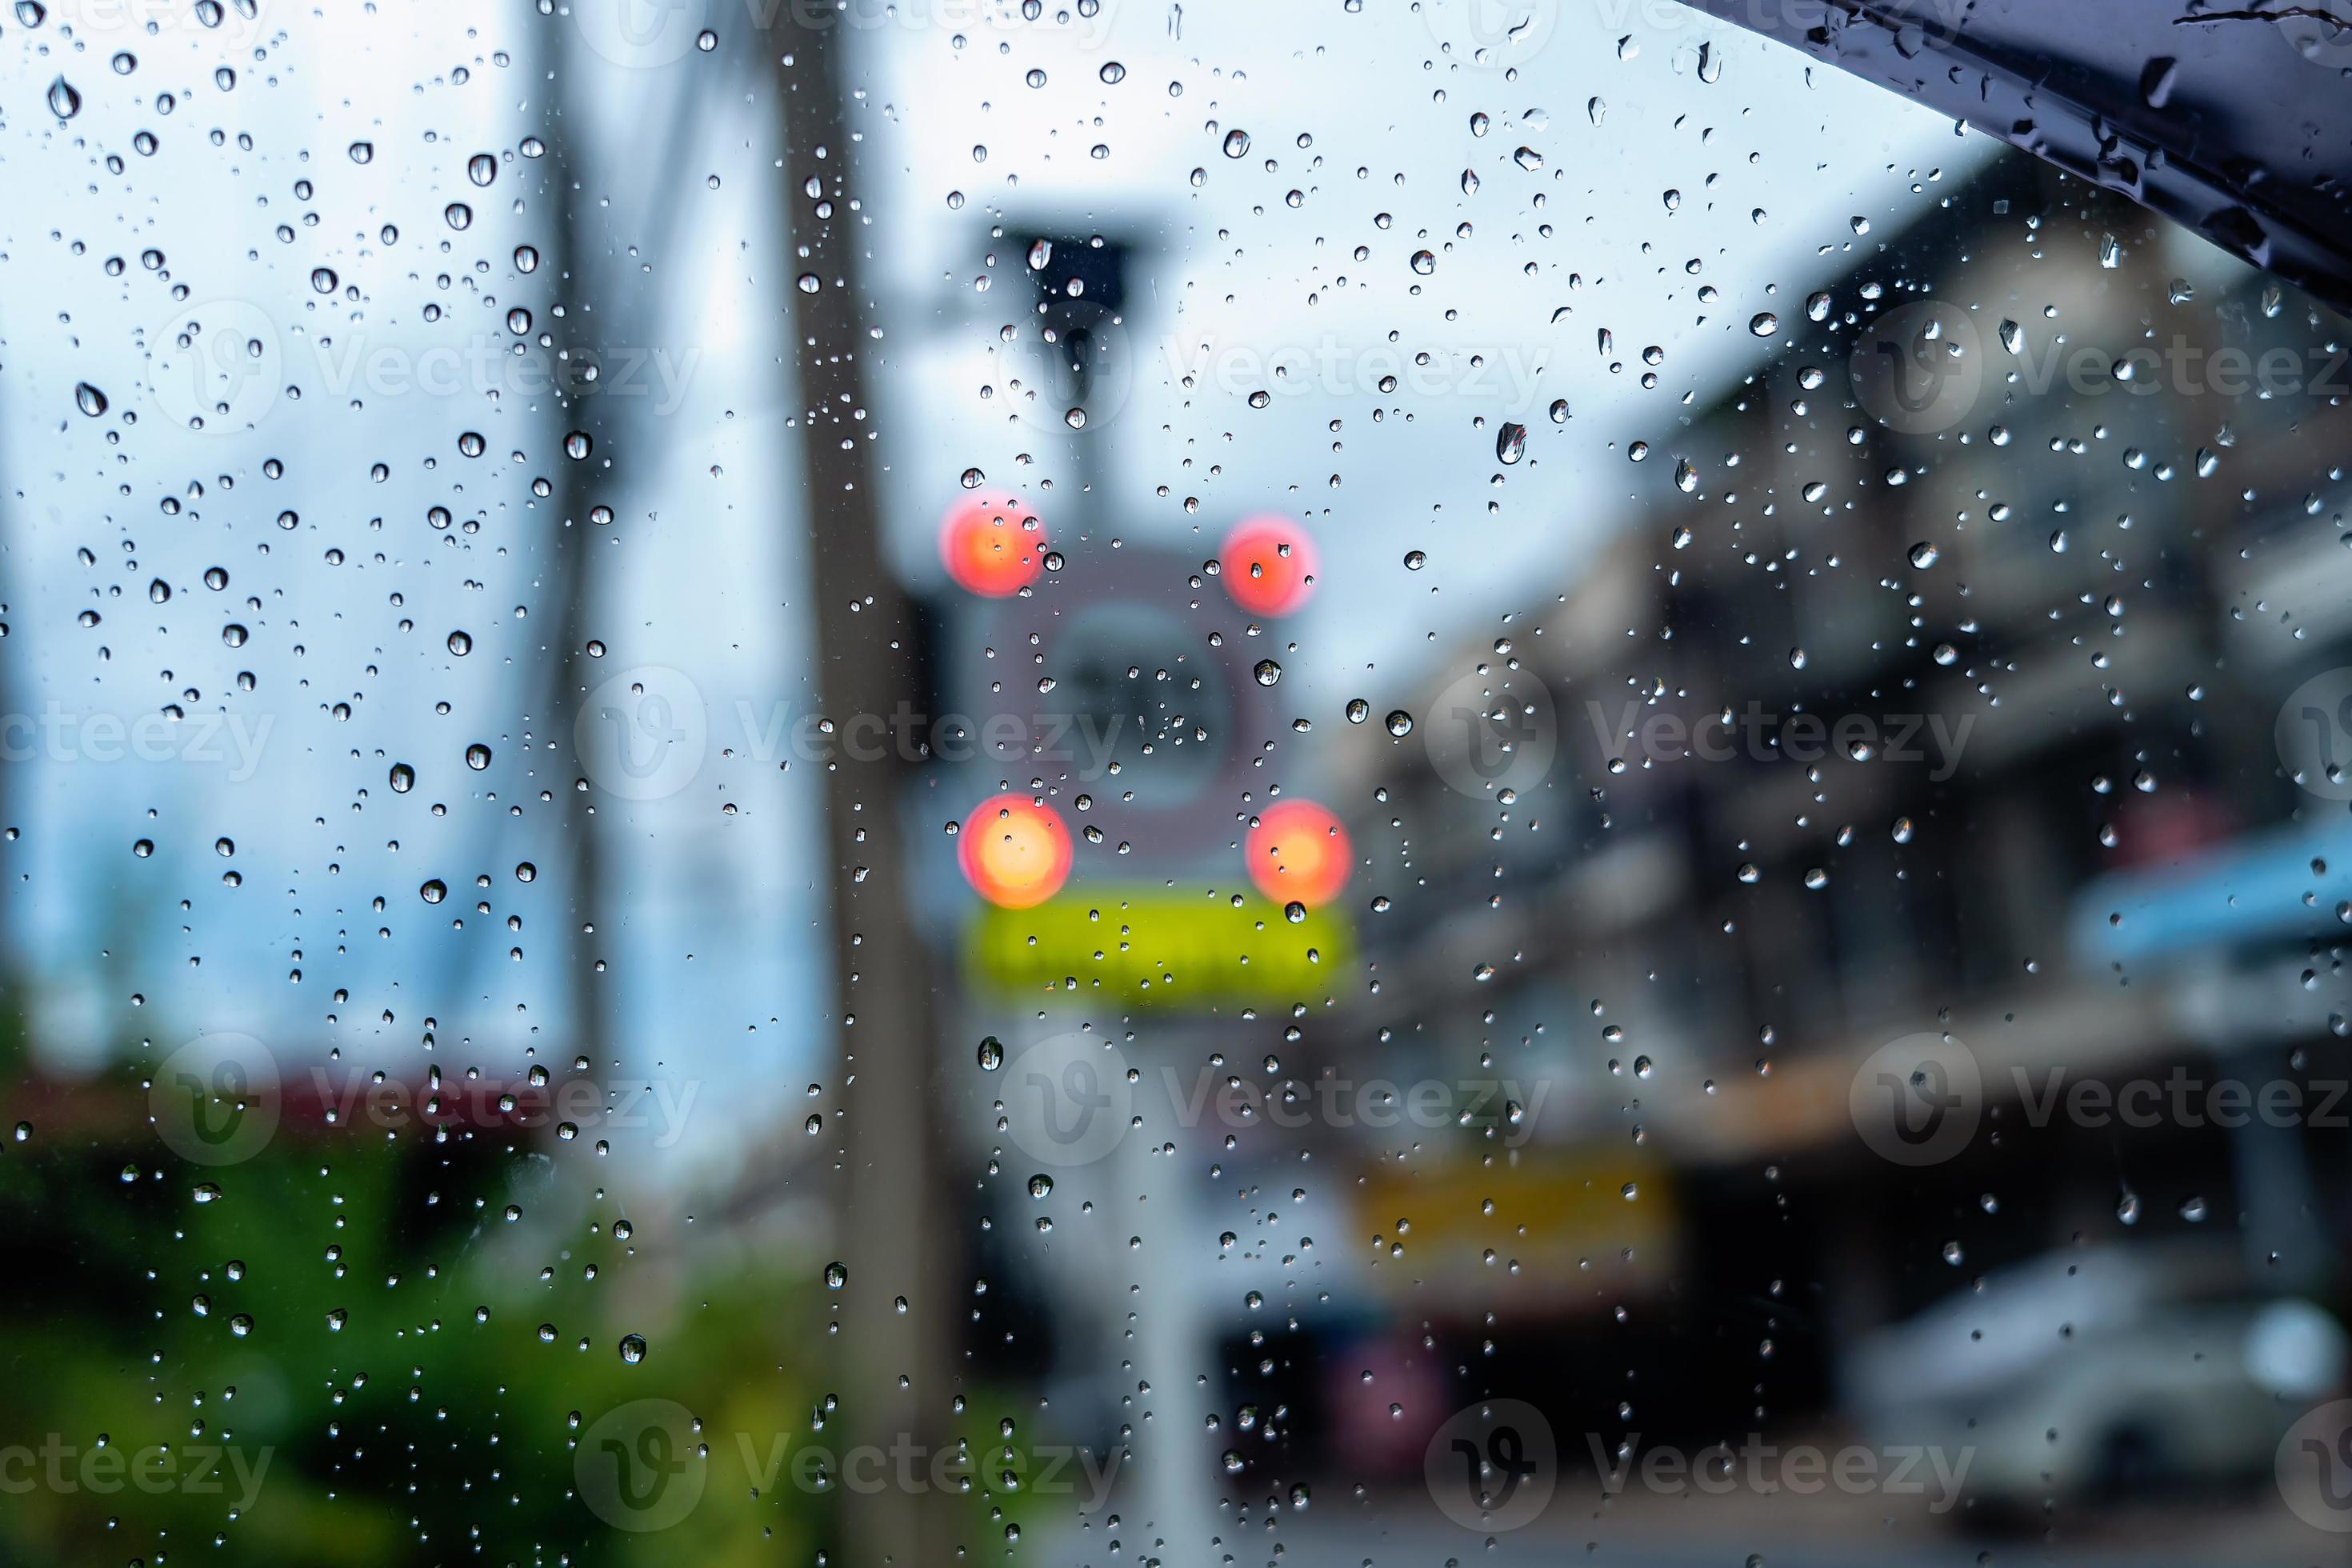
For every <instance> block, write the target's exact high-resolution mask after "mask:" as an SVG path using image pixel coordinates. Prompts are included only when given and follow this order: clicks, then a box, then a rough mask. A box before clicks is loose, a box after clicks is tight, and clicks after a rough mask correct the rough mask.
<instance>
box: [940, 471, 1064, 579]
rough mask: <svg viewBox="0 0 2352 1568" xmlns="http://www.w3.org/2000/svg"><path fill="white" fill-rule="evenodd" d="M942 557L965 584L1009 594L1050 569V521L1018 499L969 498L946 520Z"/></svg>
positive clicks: (942, 524)
mask: <svg viewBox="0 0 2352 1568" xmlns="http://www.w3.org/2000/svg"><path fill="white" fill-rule="evenodd" d="M940 561H941V562H943V563H946V566H947V569H948V575H949V576H950V577H952V578H954V579H955V580H956V584H957V585H958V586H959V587H961V588H964V589H967V590H969V591H970V592H971V593H974V594H980V595H985V596H986V597H988V598H992V599H1002V598H1006V597H1009V596H1010V595H1014V594H1017V593H1019V592H1020V591H1021V590H1022V589H1024V588H1025V587H1027V586H1028V585H1029V584H1032V583H1034V582H1035V581H1036V580H1037V578H1038V575H1039V574H1041V573H1043V572H1044V571H1045V523H1044V522H1043V521H1041V520H1040V519H1039V518H1038V516H1037V513H1036V511H1035V510H1034V509H1033V508H1032V507H1031V506H1030V505H1029V503H1028V502H1026V501H1024V500H1019V499H1017V498H1015V497H1012V496H1003V495H988V494H984V493H983V494H974V495H970V496H966V497H965V498H964V499H963V500H960V501H958V502H956V504H955V505H954V506H952V507H950V508H949V509H948V514H947V516H946V517H945V518H943V519H941V520H940Z"/></svg>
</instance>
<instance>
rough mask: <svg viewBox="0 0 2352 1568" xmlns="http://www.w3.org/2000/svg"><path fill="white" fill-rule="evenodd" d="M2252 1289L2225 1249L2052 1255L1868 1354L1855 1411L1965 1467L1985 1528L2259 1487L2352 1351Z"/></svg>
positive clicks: (1857, 1370) (1964, 1492)
mask: <svg viewBox="0 0 2352 1568" xmlns="http://www.w3.org/2000/svg"><path fill="white" fill-rule="evenodd" d="M2242 1279H2243V1273H2242V1268H2240V1267H2239V1265H2238V1263H2237V1259H2236V1257H2235V1255H2234V1253H2233V1252H2232V1251H2231V1249H2230V1248H2229V1247H2227V1246H2226V1245H2224V1246H2221V1247H2208V1246H2205V1245H2201V1244H2199V1245H2191V1246H2180V1245H2173V1244H2155V1245H2146V1246H2138V1247H2130V1246H2126V1247H2102V1248H2084V1249H2079V1250H2063V1251H2060V1252H2055V1253H2051V1254H2047V1255H2045V1256H2043V1257H2041V1258H2034V1259H2032V1260H2031V1261H2030V1262H2026V1263H2021V1264H2018V1265H2015V1266H2013V1267H2011V1268H2005V1269H2001V1270H1999V1271H1998V1272H1995V1273H1992V1274H1990V1275H1988V1276H1987V1277H1986V1278H1985V1279H1984V1281H1983V1283H1982V1286H1981V1288H1970V1289H1965V1290H1963V1291H1961V1292H1959V1293H1958V1294H1957V1295H1955V1296H1952V1297H1950V1298H1948V1299H1947V1300H1943V1301H1939V1302H1937V1304H1936V1305H1935V1306H1933V1307H1930V1308H1928V1309H1927V1310H1926V1311H1923V1312H1921V1313H1919V1314H1918V1315H1917V1316H1916V1317H1914V1318H1912V1319H1910V1320H1909V1321H1906V1322H1902V1323H1898V1324H1895V1325H1894V1326H1892V1327H1890V1328H1887V1329H1884V1330H1881V1331H1878V1332H1876V1333H1874V1334H1871V1335H1869V1336H1867V1337H1865V1338H1864V1339H1863V1340H1862V1341H1860V1342H1858V1343H1857V1344H1856V1346H1855V1348H1854V1350H1853V1353H1852V1354H1851V1355H1850V1357H1849V1358H1848V1360H1847V1362H1846V1364H1845V1366H1844V1368H1843V1379H1842V1381H1843V1395H1844V1400H1845V1404H1846V1405H1847V1408H1848V1412H1849V1414H1850V1415H1852V1416H1853V1418H1854V1419H1855V1421H1856V1423H1857V1425H1858V1426H1860V1427H1861V1428H1862V1429H1863V1430H1864V1432H1865V1433H1867V1434H1868V1435H1869V1436H1870V1438H1871V1440H1873V1441H1874V1442H1879V1443H1883V1444H1885V1445H1888V1446H1914V1445H1927V1446H1931V1447H1940V1448H1942V1449H1944V1450H1946V1451H1947V1453H1948V1456H1949V1457H1950V1458H1949V1461H1948V1462H1949V1463H1951V1464H1953V1465H1954V1466H1955V1467H1957V1466H1958V1464H1960V1463H1961V1462H1962V1461H1963V1458H1964V1459H1965V1463H1966V1465H1967V1468H1966V1472H1965V1478H1966V1479H1965V1480H1964V1481H1963V1483H1962V1485H1961V1487H1960V1495H1961V1498H1962V1500H1963V1504H1964V1508H1973V1509H1978V1510H1984V1511H1985V1512H1989V1513H1995V1514H2000V1513H2017V1512H2021V1511H2024V1510H2038V1509H2039V1508H2040V1507H2041V1505H2042V1503H2043V1501H2044V1500H2053V1499H2054V1500H2084V1499H2095V1498H2099V1497H2102V1496H2119V1495H2126V1494H2129V1493H2133V1492H2138V1491H2143V1490H2146V1489H2150V1488H2152V1487H2157V1486H2163V1487H2167V1488H2170V1489H2195V1488H2198V1487H2210V1486H2218V1485H2224V1484H2230V1483H2234V1482H2239V1481H2242V1480H2245V1479H2251V1478H2254V1477H2257V1476H2260V1475H2263V1474H2265V1473H2267V1472H2268V1470H2269V1468H2270V1466H2271V1464H2272V1459H2273V1452H2274V1450H2275V1449H2276V1447H2277V1445H2278V1442H2279V1440H2280V1438H2281V1437H2282V1436H2284V1433H2285V1431H2286V1429H2287V1427H2289V1426H2292V1425H2293V1424H2294V1420H2295V1418H2296V1417H2297V1416H2299V1415H2302V1414H2303V1413H2304V1412H2305V1410H2307V1409H2309V1408H2310V1407H2311V1406H2312V1405H2314V1404H2316V1403H2318V1402H2319V1401H2320V1400H2321V1399H2323V1398H2324V1397H2326V1396H2327V1395H2328V1394H2329V1393H2330V1391H2331V1390H2333V1389H2335V1388H2336V1386H2337V1385H2338V1384H2339V1383H2340V1382H2341V1380H2342V1377H2343V1373H2344V1366H2345V1335H2344V1331H2343V1329H2342V1328H2341V1327H2340V1326H2339V1325H2338V1324H2337V1323H2336V1320H2335V1319H2334V1318H2333V1317H2331V1316H2330V1315H2329V1314H2328V1313H2327V1312H2326V1311H2325V1310H2322V1309H2321V1308H2319V1307H2317V1306H2315V1305H2314V1304H2313V1303H2311V1302H2309V1301H2307V1300H2302V1299H2300V1298H2297V1297H2269V1298H2263V1297H2258V1296H2255V1295H2253V1294H2252V1292H2251V1291H2250V1290H2249V1289H2247V1288H2246V1287H2245V1286H2244V1285H2243V1284H2242Z"/></svg>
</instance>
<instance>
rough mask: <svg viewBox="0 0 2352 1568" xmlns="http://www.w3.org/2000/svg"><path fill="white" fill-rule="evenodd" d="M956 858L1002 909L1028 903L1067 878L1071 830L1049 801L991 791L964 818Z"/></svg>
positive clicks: (984, 895) (976, 886) (1028, 905)
mask: <svg viewBox="0 0 2352 1568" xmlns="http://www.w3.org/2000/svg"><path fill="white" fill-rule="evenodd" d="M956 859H957V860H958V861H959V862H960V863H961V865H962V867H963V875H964V880H966V881H968V882H970V883H971V886H972V890H973V891H975V892H977V893H978V894H979V895H980V896H981V897H982V898H983V899H986V900H988V901H989V902H990V903H992V904H994V905H996V906H998V907H999V908H1001V909H1007V910H1025V909H1030V908H1033V907H1034V906H1035V905H1038V904H1042V903H1044V902H1045V900H1047V899H1050V898H1052V897H1053V896H1054V895H1055V893H1058V892H1060V891H1061V890H1062V884H1063V883H1065V882H1066V881H1068V880H1069V879H1070V830H1069V829H1068V828H1067V827H1065V826H1062V818H1061V815H1060V814H1059V813H1058V812H1056V811H1055V809H1054V808H1053V807H1052V806H1050V805H1038V804H1037V803H1036V802H1035V801H1034V800H1033V799H1031V798H1030V797H1029V796H1027V795H991V796H989V797H988V798H987V799H986V800H983V801H982V802H981V803H980V805H977V806H975V807H974V808H973V809H972V814H971V816H970V817H969V818H968V819H966V821H965V823H964V825H963V831H962V833H961V834H960V835H959V836H958V838H957V843H956Z"/></svg>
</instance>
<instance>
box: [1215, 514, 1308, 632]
mask: <svg viewBox="0 0 2352 1568" xmlns="http://www.w3.org/2000/svg"><path fill="white" fill-rule="evenodd" d="M1219 564H1220V567H1221V570H1222V574H1223V577H1224V580H1225V592H1226V593H1228V594H1231V595H1233V596H1234V604H1236V605H1240V606H1241V607H1242V608H1243V609H1244V610H1246V611H1248V612H1249V613H1250V614H1251V615H1253V616H1286V615H1288V614H1290V613H1291V612H1292V611H1293V610H1296V609H1297V608H1298V607H1299V606H1300V605H1304V604H1306V603H1307V597H1308V595H1312V594H1313V593H1314V592H1315V584H1316V581H1317V577H1316V574H1317V572H1318V564H1317V557H1316V554H1315V541H1314V540H1313V539H1311V538H1309V537H1308V536H1307V530H1306V529H1305V528H1303V527H1301V526H1300V525H1299V524H1298V523H1297V522H1295V521H1292V520H1291V519H1289V518H1286V517H1280V516H1276V515H1275V514H1273V513H1267V514H1266V515H1265V516H1263V517H1252V518H1244V520H1243V521H1240V522H1238V523H1236V524H1234V531H1233V532H1231V533H1229V534H1227V535H1225V552H1224V554H1223V557H1222V558H1221V559H1220V563H1219Z"/></svg>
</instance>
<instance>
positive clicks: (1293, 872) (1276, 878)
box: [1243, 800, 1356, 909]
mask: <svg viewBox="0 0 2352 1568" xmlns="http://www.w3.org/2000/svg"><path fill="white" fill-rule="evenodd" d="M1243 848H1244V851H1245V852H1246V853H1247V854H1248V856H1249V874H1250V880H1251V881H1253V882H1255V883H1256V884H1257V890H1258V891H1259V892H1261V893H1264V894H1265V896H1266V897H1267V898H1269V899H1272V900H1274V901H1275V902H1276V903H1278V904H1293V903H1297V904H1305V905H1307V907H1308V908H1310V909H1311V908H1313V907H1314V906H1316V905H1318V904H1328V903H1329V902H1330V901H1331V900H1333V899H1336V898H1338V897H1339V889H1342V888H1344V887H1346V886H1347V885H1348V874H1349V872H1350V871H1351V870H1353V869H1354V868H1355V853H1356V852H1355V848H1354V847H1353V846H1351V845H1350V844H1349V842H1348V830H1347V829H1346V828H1345V827H1343V826H1340V825H1339V818H1338V817H1337V816H1333V815H1331V813H1330V812H1328V811H1327V810H1325V809H1324V808H1323V807H1321V806H1319V805H1316V804H1315V803H1314V802H1313V801H1311V800H1286V801H1281V802H1278V803H1276V805H1270V806H1268V807H1266V808H1265V811H1264V812H1263V813H1261V814H1260V815H1259V816H1258V819H1257V826H1255V827H1253V828H1251V829H1250V830H1249V837H1247V838H1246V839H1244V841H1243Z"/></svg>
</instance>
